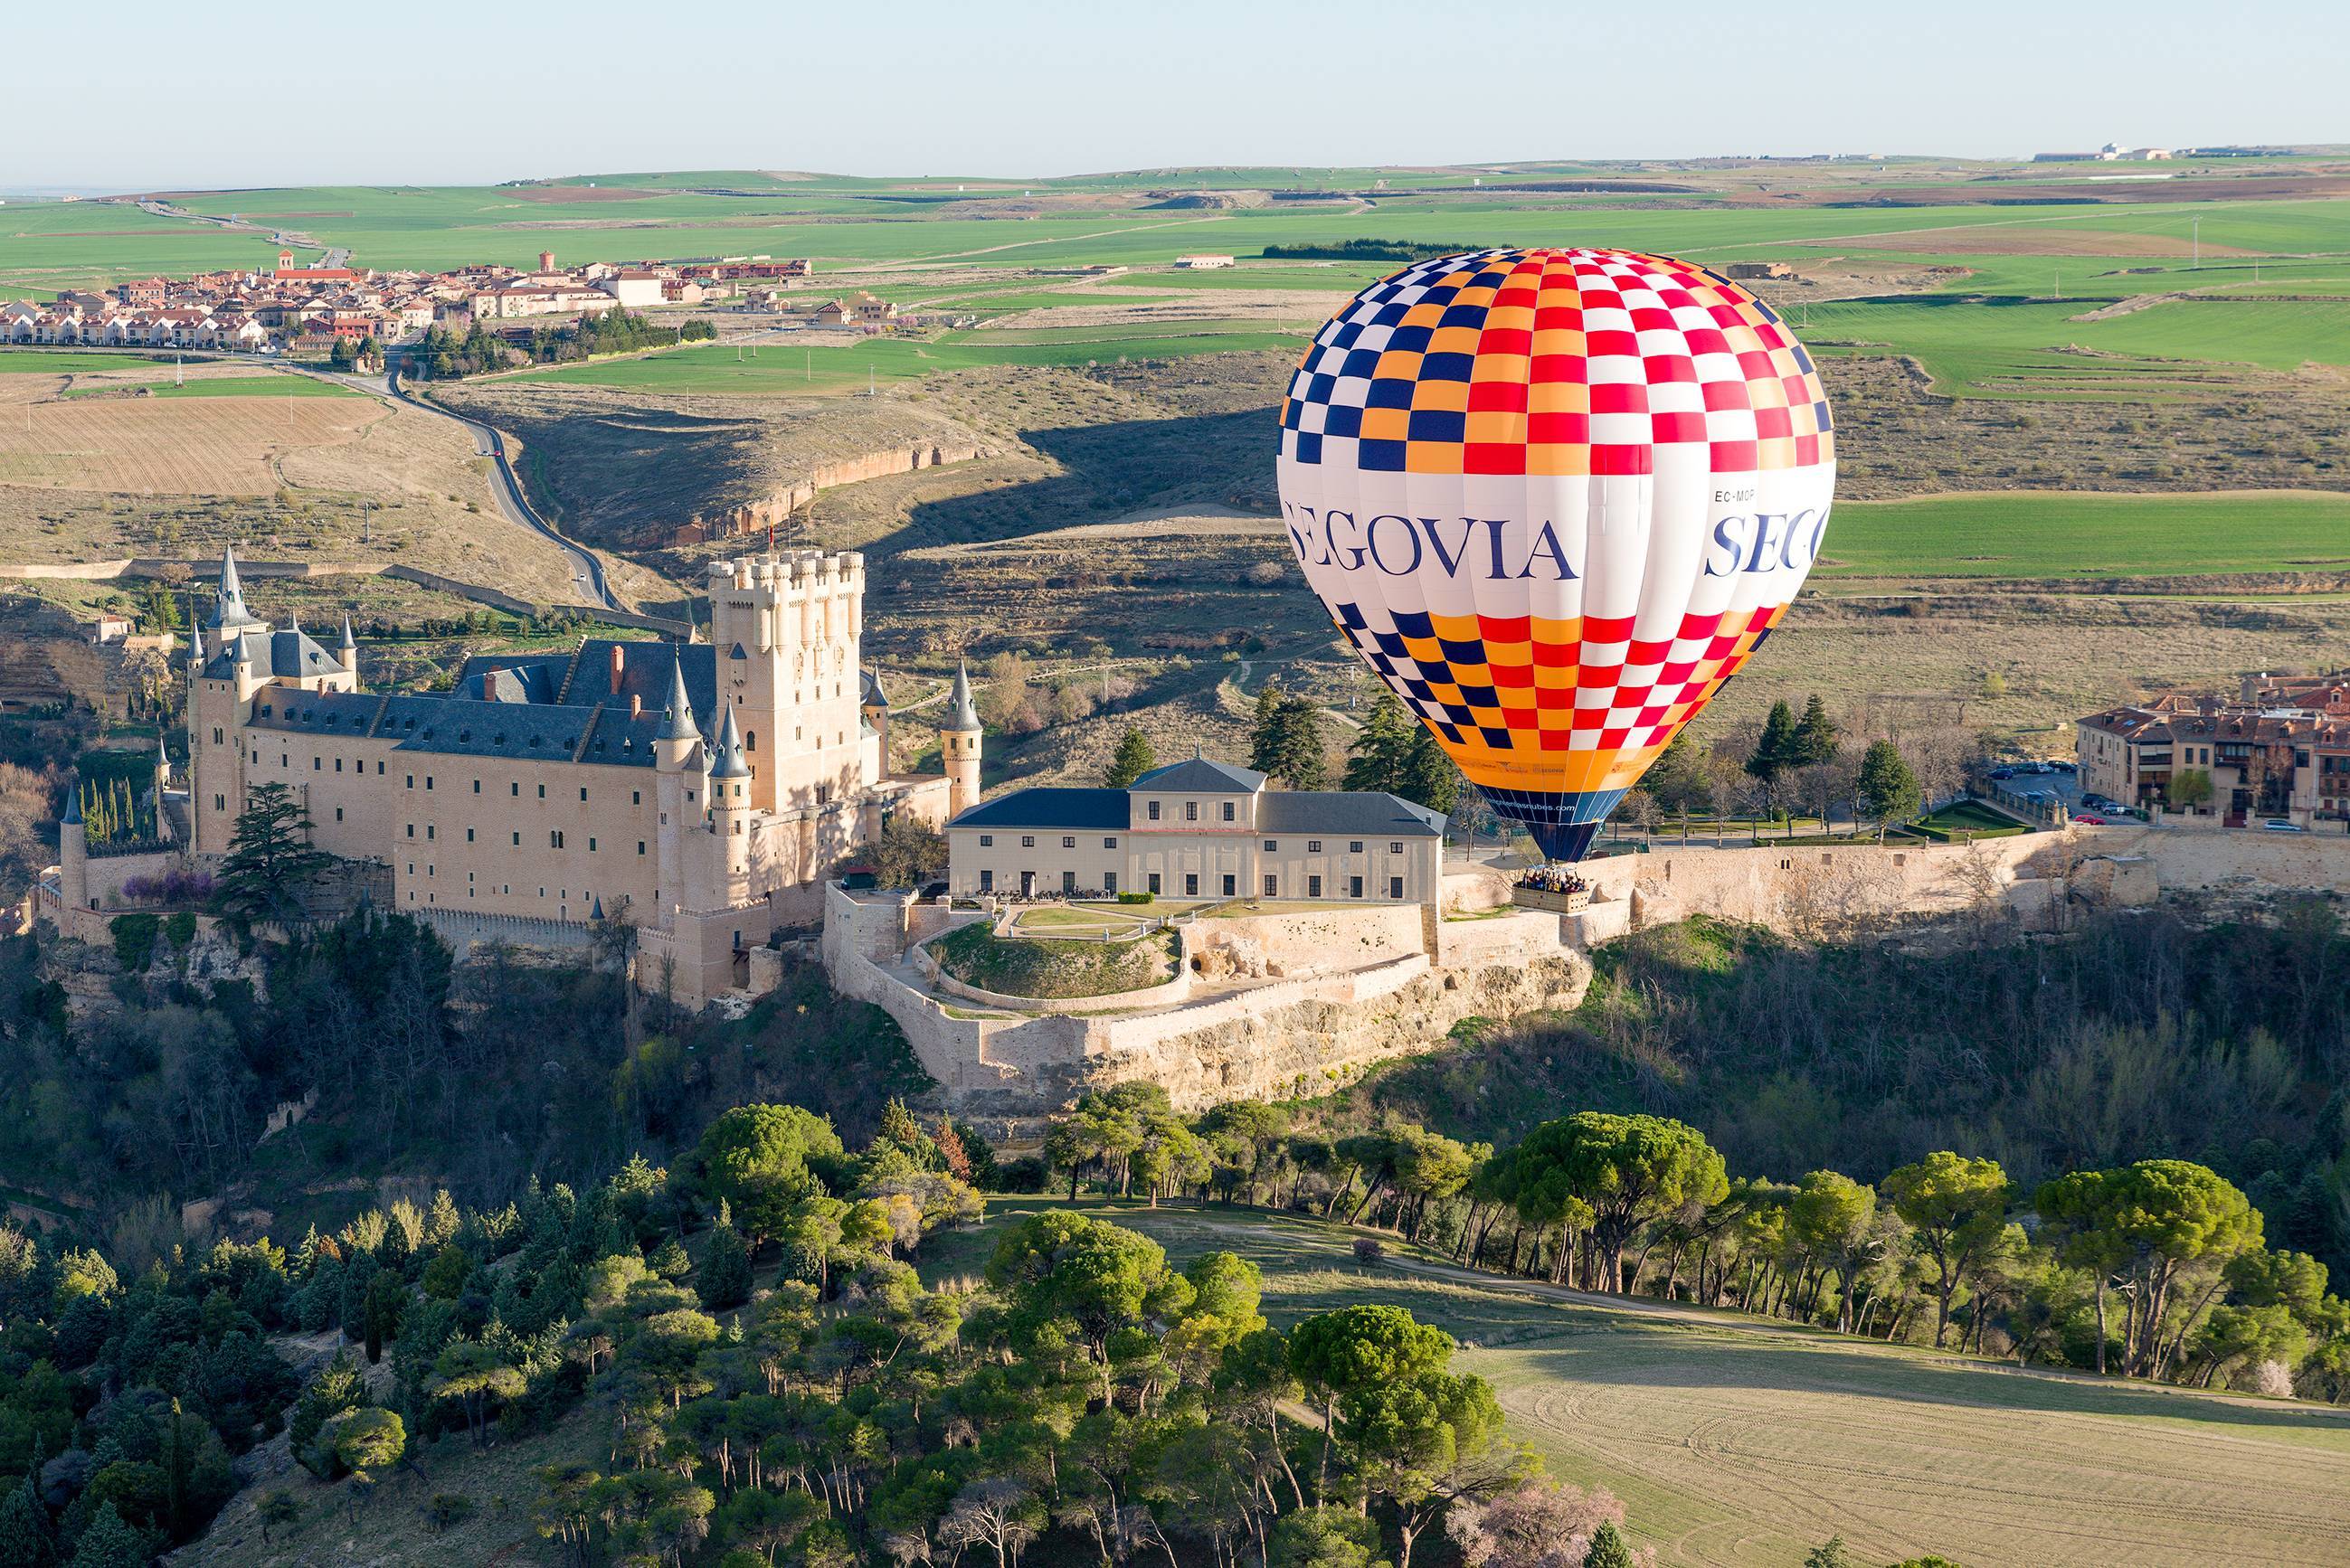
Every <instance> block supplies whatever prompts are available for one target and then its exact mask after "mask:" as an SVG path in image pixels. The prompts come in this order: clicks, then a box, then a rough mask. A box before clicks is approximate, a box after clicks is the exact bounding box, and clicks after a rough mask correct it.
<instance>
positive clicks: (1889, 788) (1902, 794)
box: [1860, 741, 1919, 844]
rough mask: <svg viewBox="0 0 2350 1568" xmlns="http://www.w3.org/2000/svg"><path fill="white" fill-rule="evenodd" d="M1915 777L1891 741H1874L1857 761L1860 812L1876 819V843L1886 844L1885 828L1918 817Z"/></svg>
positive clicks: (1898, 749) (1916, 782) (1916, 781)
mask: <svg viewBox="0 0 2350 1568" xmlns="http://www.w3.org/2000/svg"><path fill="white" fill-rule="evenodd" d="M1918 804H1919V801H1918V775H1917V774H1914V773H1912V772H1910V771H1909V763H1908V761H1906V760H1905V759H1904V758H1903V757H1902V755H1901V751H1900V748H1899V747H1898V746H1896V745H1895V744H1894V743H1893V742H1890V741H1874V742H1870V743H1869V747H1868V751H1867V753H1866V755H1864V756H1863V757H1862V758H1861V759H1860V808H1861V809H1862V810H1863V811H1865V812H1866V813H1868V815H1871V816H1873V817H1875V818H1876V819H1877V842H1878V843H1880V844H1882V843H1883V842H1885V829H1886V826H1887V825H1888V824H1890V823H1895V822H1901V821H1906V820H1907V819H1908V818H1909V817H1912V816H1915V815H1917V814H1918Z"/></svg>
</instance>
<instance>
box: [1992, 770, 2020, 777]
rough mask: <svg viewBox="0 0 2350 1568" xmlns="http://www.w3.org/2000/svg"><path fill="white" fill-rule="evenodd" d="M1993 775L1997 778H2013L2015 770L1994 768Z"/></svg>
mask: <svg viewBox="0 0 2350 1568" xmlns="http://www.w3.org/2000/svg"><path fill="white" fill-rule="evenodd" d="M2014 776H2015V770H2014V769H2013V768H1993V769H1991V777H1993V778H1995V779H2012V778H2013V777H2014Z"/></svg>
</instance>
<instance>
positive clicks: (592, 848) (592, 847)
mask: <svg viewBox="0 0 2350 1568" xmlns="http://www.w3.org/2000/svg"><path fill="white" fill-rule="evenodd" d="M587 853H588V854H590V855H593V854H595V853H596V841H595V840H594V839H592V838H591V839H589V840H588V841H587Z"/></svg>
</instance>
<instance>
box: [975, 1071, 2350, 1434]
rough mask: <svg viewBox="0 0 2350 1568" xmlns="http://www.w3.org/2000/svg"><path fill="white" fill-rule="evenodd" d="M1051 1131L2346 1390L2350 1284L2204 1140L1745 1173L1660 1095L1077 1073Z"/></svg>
mask: <svg viewBox="0 0 2350 1568" xmlns="http://www.w3.org/2000/svg"><path fill="white" fill-rule="evenodd" d="M1045 1156H1046V1162H1047V1164H1048V1165H1049V1168H1050V1169H1051V1170H1052V1172H1053V1173H1055V1177H1056V1178H1057V1179H1065V1180H1066V1182H1067V1184H1068V1196H1069V1197H1070V1198H1071V1199H1075V1198H1076V1196H1077V1193H1078V1191H1079V1189H1080V1187H1081V1186H1082V1185H1083V1184H1084V1183H1086V1182H1087V1181H1091V1182H1093V1183H1095V1184H1096V1185H1097V1186H1098V1187H1099V1188H1100V1189H1102V1190H1104V1191H1106V1192H1114V1193H1117V1194H1118V1195H1120V1196H1128V1195H1134V1194H1137V1193H1139V1194H1140V1195H1142V1196H1144V1197H1146V1198H1148V1199H1149V1200H1150V1201H1152V1202H1153V1203H1156V1202H1157V1201H1159V1199H1162V1198H1171V1197H1176V1196H1182V1197H1187V1198H1191V1199H1197V1200H1200V1201H1221V1202H1226V1203H1251V1204H1259V1203H1261V1204H1263V1205H1265V1206H1268V1207H1271V1208H1274V1209H1279V1210H1291V1211H1303V1212H1306V1213H1311V1214H1315V1215H1317V1216H1319V1217H1321V1218H1323V1219H1327V1220H1338V1221H1342V1222H1345V1223H1347V1224H1351V1225H1367V1226H1373V1227H1378V1228H1383V1229H1388V1230H1392V1231H1396V1232H1398V1233H1399V1235H1400V1236H1401V1237H1402V1238H1404V1239H1405V1240H1406V1241H1409V1242H1412V1243H1414V1244H1417V1245H1419V1246H1422V1247H1426V1248H1430V1249H1433V1250H1435V1251H1440V1252H1442V1253H1445V1254H1447V1255H1449V1256H1450V1257H1451V1258H1452V1259H1453V1260H1454V1261H1455V1262H1460V1263H1461V1264H1464V1265H1467V1266H1471V1267H1475V1268H1481V1269H1489V1270H1492V1271H1494V1272H1502V1273H1506V1274H1510V1275H1513V1276H1516V1277H1523V1278H1533V1279H1541V1280H1546V1281H1548V1282H1552V1283H1554V1284H1563V1285H1566V1286H1570V1287H1573V1288H1577V1289H1583V1290H1592V1291H1602V1292H1607V1293H1624V1294H1636V1295H1651V1296H1655V1297H1659V1298H1660V1299H1665V1300H1672V1301H1683V1302H1688V1303H1694V1304H1697V1305H1701V1306H1708V1307H1727V1308H1731V1309H1735V1310H1738V1311H1742V1312H1748V1313H1753V1314H1759V1315H1763V1316H1769V1317H1774V1318H1783V1319H1787V1320H1790V1321H1794V1322H1797V1323H1803V1324H1813V1325H1815V1326H1818V1327H1821V1328H1826V1329H1833V1330H1835V1331H1836V1332H1839V1333H1845V1334H1860V1335H1866V1336H1869V1337H1874V1338H1879V1339H1885V1340H1888V1341H1909V1342H1915V1343H1919V1344H1932V1345H1937V1346H1953V1347H1955V1348H1960V1349H1964V1350H1966V1351H1969V1352H1972V1353H1976V1354H1988V1355H2002V1356H2012V1357H2014V1358H2016V1359H2017V1360H2018V1361H2020V1362H2022V1363H2024V1364H2026V1365H2039V1366H2073V1367H2079V1368H2082V1369H2085V1370H2093V1371H2095V1372H2098V1373H2107V1372H2112V1373H2118V1374H2120V1375H2122V1376H2134V1377H2149V1378H2158V1379H2166V1380H2169V1381H2174V1382H2185V1383H2193V1384H2197V1385H2199V1386H2228V1387H2239V1388H2250V1389H2254V1390H2257V1391H2260V1392H2264V1393H2291V1392H2294V1391H2295V1390H2299V1391H2301V1392H2303V1393H2306V1394H2308V1395H2311V1396H2312V1397H2321V1398H2325V1399H2328V1400H2336V1401H2338V1400H2340V1399H2342V1398H2344V1397H2345V1396H2350V1303H2344V1301H2343V1300H2342V1299H2341V1298H2340V1297H2338V1296H2335V1295H2333V1294H2331V1293H2328V1291H2327V1289H2326V1285H2327V1280H2328V1271H2327V1269H2326V1266H2325V1265H2324V1263H2323V1262H2320V1261H2318V1260H2317V1259H2315V1258H2314V1257H2312V1256H2310V1255H2309V1254H2308V1253H2306V1252H2302V1251H2293V1250H2290V1249H2272V1248H2271V1247H2269V1246H2268V1245H2267V1241H2266V1237H2265V1232H2264V1221H2263V1219H2262V1214H2261V1211H2260V1210H2258V1209H2257V1208H2255V1207H2254V1206H2253V1204H2252V1203H2251V1200H2250V1199H2248V1198H2247V1197H2246V1195H2245V1194H2244V1192H2243V1191H2242V1190H2241V1189H2239V1188H2238V1187H2236V1186H2235V1185H2234V1184H2233V1183H2231V1182H2230V1181H2228V1180H2227V1179H2224V1178H2223V1177H2221V1176H2220V1175H2219V1174H2218V1173H2217V1172H2215V1171H2213V1170H2211V1169H2210V1168H2208V1167H2206V1166H2203V1165H2200V1164H2198V1163H2195V1162H2193V1161H2190V1160H2184V1159H2175V1158H2148V1159H2139V1160H2135V1161H2132V1162H2130V1163H2128V1164H2126V1165H2122V1166H2117V1167H2114V1168H2106V1169H2093V1170H2080V1171H2073V1172H2068V1173H2066V1174H2064V1175H2061V1176H2058V1177H2055V1178H2054V1179H2049V1180H2045V1181H2043V1182H2040V1183H2038V1184H2037V1185H2036V1186H2034V1185H2031V1184H2026V1183H2020V1182H2017V1181H2014V1180H2012V1179H2011V1178H2010V1177H2009V1175H2008V1173H2007V1172H2006V1171H2005V1170H2004V1169H2003V1168H2002V1167H2001V1165H2000V1164H1999V1162H1998V1161H1996V1160H1993V1159H1989V1158H1981V1157H1970V1156H1965V1155H1960V1154H1958V1153H1955V1152H1951V1151H1950V1150H1937V1151H1934V1152H1932V1153H1929V1154H1928V1155H1926V1156H1924V1157H1923V1158H1918V1159H1915V1160H1912V1161H1909V1162H1908V1163H1906V1164H1903V1165H1900V1166H1898V1167H1897V1168H1893V1169H1892V1170H1890V1171H1888V1172H1887V1174H1886V1175H1885V1176H1884V1178H1883V1179H1881V1180H1879V1181H1877V1182H1875V1183H1867V1182H1862V1181H1858V1180H1855V1179H1852V1178H1851V1177H1848V1176H1846V1175H1844V1174H1842V1173H1840V1172H1837V1171H1835V1170H1832V1169H1825V1168H1823V1169H1817V1170H1813V1171H1810V1172H1808V1173H1806V1174H1805V1175H1804V1176H1802V1177H1800V1178H1799V1179H1795V1180H1794V1181H1773V1180H1770V1179H1763V1178H1757V1177H1737V1178H1732V1177H1731V1175H1730V1174H1729V1170H1728V1167H1727V1166H1726V1164H1725V1162H1724V1160H1723V1158H1722V1156H1721V1152H1720V1151H1719V1150H1717V1149H1716V1148H1715V1147H1713V1146H1712V1144H1711V1143H1710V1142H1709V1141H1708V1140H1707V1138H1706V1137H1705V1136H1704V1135H1703V1134H1702V1133H1700V1132H1699V1131H1698V1130H1697V1129H1696V1128H1694V1127H1690V1126H1689V1125H1687V1124H1686V1123H1683V1122H1680V1121H1677V1120H1674V1119H1672V1118H1670V1117H1666V1116H1649V1115H1641V1114H1631V1115H1626V1114H1621V1113H1616V1112H1607V1111H1577V1112H1575V1113H1574V1114H1572V1115H1569V1116H1561V1117H1555V1118H1554V1119H1551V1120H1548V1121H1544V1122H1543V1123H1541V1124H1539V1125H1537V1126H1535V1127H1533V1128H1532V1129H1531V1130H1530V1131H1529V1132H1528V1133H1527V1134H1526V1135H1525V1136H1524V1137H1521V1138H1518V1139H1516V1140H1514V1141H1513V1142H1509V1143H1506V1144H1503V1145H1501V1146H1500V1147H1496V1146H1494V1145H1492V1144H1490V1143H1483V1142H1472V1143H1464V1142H1462V1141H1460V1140H1458V1139H1455V1138H1453V1137H1448V1136H1446V1135H1445V1134H1443V1133H1441V1132H1438V1131H1433V1130H1431V1129H1430V1128H1428V1127H1423V1126H1420V1125H1419V1124H1418V1123H1415V1122H1411V1121H1409V1120H1407V1119H1405V1118H1403V1117H1401V1116H1394V1115H1392V1114H1390V1115H1388V1116H1384V1117H1382V1118H1381V1119H1380V1121H1379V1122H1378V1124H1377V1125H1375V1126H1373V1127H1367V1128H1364V1129H1361V1130H1357V1131H1351V1132H1347V1131H1338V1130H1336V1129H1332V1128H1329V1127H1325V1126H1321V1125H1317V1123H1316V1121H1315V1117H1314V1116H1313V1115H1312V1114H1311V1110H1310V1108H1301V1107H1294V1106H1282V1105H1274V1104H1263V1103H1255V1102H1243V1103H1236V1104H1232V1105H1227V1106H1219V1107H1217V1108H1215V1109H1213V1110H1211V1111H1209V1112H1207V1113H1206V1114H1205V1115H1203V1116H1196V1117H1184V1116H1177V1115H1176V1114H1174V1113H1173V1112H1172V1111H1171V1110H1170V1108H1169V1104H1168V1101H1167V1096H1166V1095H1165V1092H1164V1091H1163V1090H1160V1089H1159V1088H1157V1087H1156V1086H1155V1085H1145V1084H1128V1085H1119V1086H1118V1087H1116V1088H1113V1089H1109V1090H1106V1091H1100V1092H1097V1093H1094V1094H1089V1095H1087V1096H1085V1097H1084V1098H1083V1099H1082V1100H1081V1101H1080V1102H1079V1103H1078V1105H1077V1106H1076V1107H1075V1109H1074V1110H1072V1111H1071V1112H1070V1113H1069V1114H1068V1115H1066V1116H1063V1117H1062V1118H1060V1119H1059V1120H1057V1121H1056V1122H1055V1124H1054V1127H1053V1128H1052V1131H1051V1133H1050V1135H1049V1137H1048V1138H1047V1141H1046V1144H1045ZM1008 1174H1009V1175H1010V1176H1011V1177H1012V1178H1013V1179H1028V1180H1041V1178H1042V1175H1043V1172H1042V1171H1040V1170H1024V1169H1014V1170H1012V1171H1010V1172H1009V1173H1008Z"/></svg>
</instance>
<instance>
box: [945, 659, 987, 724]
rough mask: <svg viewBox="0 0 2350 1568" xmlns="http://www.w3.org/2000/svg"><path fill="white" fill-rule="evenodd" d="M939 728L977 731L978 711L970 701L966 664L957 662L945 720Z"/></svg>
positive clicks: (969, 675) (968, 672)
mask: <svg viewBox="0 0 2350 1568" xmlns="http://www.w3.org/2000/svg"><path fill="white" fill-rule="evenodd" d="M939 728H940V729H941V730H969V731H972V732H974V733H975V732H977V731H978V729H979V709H978V708H977V707H976V706H974V705H973V704H972V700H971V668H970V666H969V665H967V664H963V663H962V662H958V663H957V664H956V665H955V678H954V691H951V693H949V694H948V697H947V716H946V720H945V722H943V723H941V724H940V725H939Z"/></svg>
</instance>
